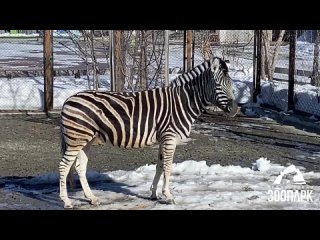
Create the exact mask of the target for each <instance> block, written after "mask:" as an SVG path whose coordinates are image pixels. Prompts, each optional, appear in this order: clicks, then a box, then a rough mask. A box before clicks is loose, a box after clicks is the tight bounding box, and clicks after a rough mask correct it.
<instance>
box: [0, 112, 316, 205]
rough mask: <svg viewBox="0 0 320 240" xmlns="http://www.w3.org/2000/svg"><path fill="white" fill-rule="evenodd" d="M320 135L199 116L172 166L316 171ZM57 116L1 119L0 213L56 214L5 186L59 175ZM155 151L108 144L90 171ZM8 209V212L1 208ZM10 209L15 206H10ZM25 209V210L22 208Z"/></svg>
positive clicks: (148, 160) (92, 158) (150, 157)
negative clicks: (28, 209) (259, 163)
mask: <svg viewBox="0 0 320 240" xmlns="http://www.w3.org/2000/svg"><path fill="white" fill-rule="evenodd" d="M319 134H320V133H319V130H316V129H312V128H305V127H303V126H299V125H296V126H289V125H285V124H283V123H279V122H277V121H271V120H269V119H265V120H264V119H261V118H248V117H245V116H243V115H242V116H241V115H240V116H238V117H236V118H233V119H230V118H227V117H226V116H223V115H219V114H213V115H211V114H210V115H208V114H207V115H203V116H202V117H201V118H200V119H199V120H198V121H197V122H196V124H195V125H194V129H193V131H192V134H191V139H190V141H188V142H186V143H184V145H180V146H178V147H177V150H176V154H175V158H174V162H182V161H185V160H191V159H192V160H196V161H201V160H205V161H207V164H208V165H212V164H221V165H240V166H243V167H252V164H253V163H254V162H255V161H256V160H257V159H259V158H260V157H266V158H267V159H269V160H271V162H273V163H279V164H282V165H287V164H289V163H292V164H295V165H296V166H299V165H300V166H304V167H305V168H306V169H307V170H308V171H310V170H313V171H320V135H319ZM59 138H60V136H59V116H58V115H52V116H50V117H49V118H48V117H46V116H44V115H40V116H26V115H20V116H1V117H0V209H8V203H15V205H14V207H12V208H13V209H20V208H19V204H20V203H21V206H25V204H26V203H28V201H29V202H30V205H32V206H33V208H32V209H47V208H51V209H55V208H58V209H59V208H61V206H62V205H61V206H54V207H53V206H46V205H45V203H43V202H41V200H39V199H35V198H32V197H31V196H26V195H22V194H20V193H19V192H13V193H10V194H8V193H7V192H5V190H4V186H5V185H8V184H10V181H11V180H14V179H24V178H28V177H29V178H30V177H32V176H38V175H43V174H47V173H49V172H57V171H58V164H59V161H60V143H59V141H60V140H59ZM157 151H158V149H157V148H156V146H155V147H149V148H145V149H134V150H126V149H119V148H115V147H113V146H111V144H106V145H104V146H92V147H91V149H90V151H89V153H88V157H89V163H88V169H91V170H96V171H98V172H106V171H114V170H119V169H122V170H134V169H136V168H137V167H139V166H142V165H145V164H155V163H156V158H157ZM2 206H6V207H2ZM12 206H13V205H12ZM21 208H22V209H23V207H21ZM9 209H10V208H9Z"/></svg>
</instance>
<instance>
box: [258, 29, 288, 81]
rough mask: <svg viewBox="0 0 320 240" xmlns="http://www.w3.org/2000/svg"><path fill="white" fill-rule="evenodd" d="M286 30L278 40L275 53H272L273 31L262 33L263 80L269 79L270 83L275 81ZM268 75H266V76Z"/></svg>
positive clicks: (282, 31)
mask: <svg viewBox="0 0 320 240" xmlns="http://www.w3.org/2000/svg"><path fill="white" fill-rule="evenodd" d="M284 33H285V30H281V31H280V34H279V36H278V39H277V41H276V43H275V45H274V48H273V51H271V46H270V45H271V44H270V43H271V41H272V30H263V31H262V48H263V51H262V52H263V53H262V54H263V56H262V57H264V58H262V62H263V61H264V63H261V78H262V79H266V77H267V78H268V80H269V81H272V80H273V75H274V70H275V64H276V62H277V58H278V55H279V50H280V46H281V43H282V38H283V36H284ZM265 74H266V75H265Z"/></svg>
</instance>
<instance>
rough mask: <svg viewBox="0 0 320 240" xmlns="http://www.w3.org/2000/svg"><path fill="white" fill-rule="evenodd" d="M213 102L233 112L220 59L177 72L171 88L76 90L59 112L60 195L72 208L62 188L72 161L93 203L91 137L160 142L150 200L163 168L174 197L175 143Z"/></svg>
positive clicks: (129, 144)
mask: <svg viewBox="0 0 320 240" xmlns="http://www.w3.org/2000/svg"><path fill="white" fill-rule="evenodd" d="M212 104H214V105H216V106H218V107H220V108H221V109H222V110H223V111H225V112H229V113H231V114H232V115H235V113H236V110H237V104H236V103H235V101H234V96H233V91H232V80H231V78H230V77H229V75H228V68H227V65H226V64H225V62H224V61H223V60H221V59H220V58H213V59H210V60H208V61H206V62H204V63H202V64H201V65H199V66H197V67H195V68H194V69H192V70H191V71H189V72H187V73H184V74H182V75H180V76H179V77H178V78H176V79H175V80H173V81H172V83H171V85H170V86H169V87H163V88H156V89H152V90H148V91H142V92H135V93H129V92H123V93H116V92H100V91H84V92H79V93H77V94H75V95H73V96H71V97H70V98H68V99H67V100H66V102H65V103H64V106H63V108H62V112H61V142H62V151H63V158H62V160H61V162H60V166H59V171H60V197H61V199H62V200H63V201H64V203H65V207H66V208H69V207H72V204H71V201H70V199H69V198H68V195H67V190H66V177H67V175H68V173H69V170H70V167H71V166H72V165H73V163H74V162H75V166H76V170H77V173H78V174H79V178H80V182H81V185H82V188H83V191H84V194H85V196H86V197H87V198H89V199H90V201H91V203H92V204H98V203H99V200H98V199H97V198H96V197H95V196H94V195H93V194H92V192H91V190H90V187H89V185H88V182H87V179H86V173H85V172H86V165H87V161H88V158H87V156H86V154H85V152H84V151H85V150H86V148H88V147H89V146H90V144H91V143H92V141H94V140H95V139H99V140H100V141H102V142H106V141H110V142H111V143H112V144H113V145H114V146H118V147H121V148H143V147H145V146H150V145H152V144H154V143H156V142H159V143H160V149H159V159H158V164H157V170H156V175H155V177H154V180H153V183H152V185H151V191H152V195H151V198H152V199H156V198H157V195H156V190H157V185H158V182H159V179H160V177H161V174H162V172H163V173H164V185H163V190H162V192H163V194H164V197H165V199H166V201H168V203H172V202H173V196H172V194H171V193H170V190H169V177H170V174H171V168H172V160H173V155H174V151H175V148H176V143H177V141H178V140H179V139H185V138H187V137H188V136H189V135H190V131H191V125H192V123H193V122H194V121H195V119H196V118H198V117H199V116H200V114H201V113H202V112H203V111H204V109H205V107H206V106H208V105H212Z"/></svg>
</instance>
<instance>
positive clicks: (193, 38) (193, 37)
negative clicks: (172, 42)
mask: <svg viewBox="0 0 320 240" xmlns="http://www.w3.org/2000/svg"><path fill="white" fill-rule="evenodd" d="M195 36H196V33H195V31H194V32H193V34H192V68H194V45H195V38H196V37H195Z"/></svg>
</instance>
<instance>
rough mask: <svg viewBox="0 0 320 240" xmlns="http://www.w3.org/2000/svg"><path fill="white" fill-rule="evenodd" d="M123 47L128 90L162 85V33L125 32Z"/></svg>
mask: <svg viewBox="0 0 320 240" xmlns="http://www.w3.org/2000/svg"><path fill="white" fill-rule="evenodd" d="M159 42H160V43H161V44H159ZM125 46H126V47H125V49H126V53H125V54H126V62H125V64H126V65H125V67H126V69H127V70H128V71H127V75H126V82H127V86H128V89H130V90H132V91H136V90H145V89H148V88H150V87H155V86H157V85H158V84H162V79H164V75H163V72H162V68H163V66H164V61H163V60H164V58H163V55H164V31H146V30H141V31H126V32H125ZM161 74H162V75H163V76H162V75H161Z"/></svg>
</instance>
